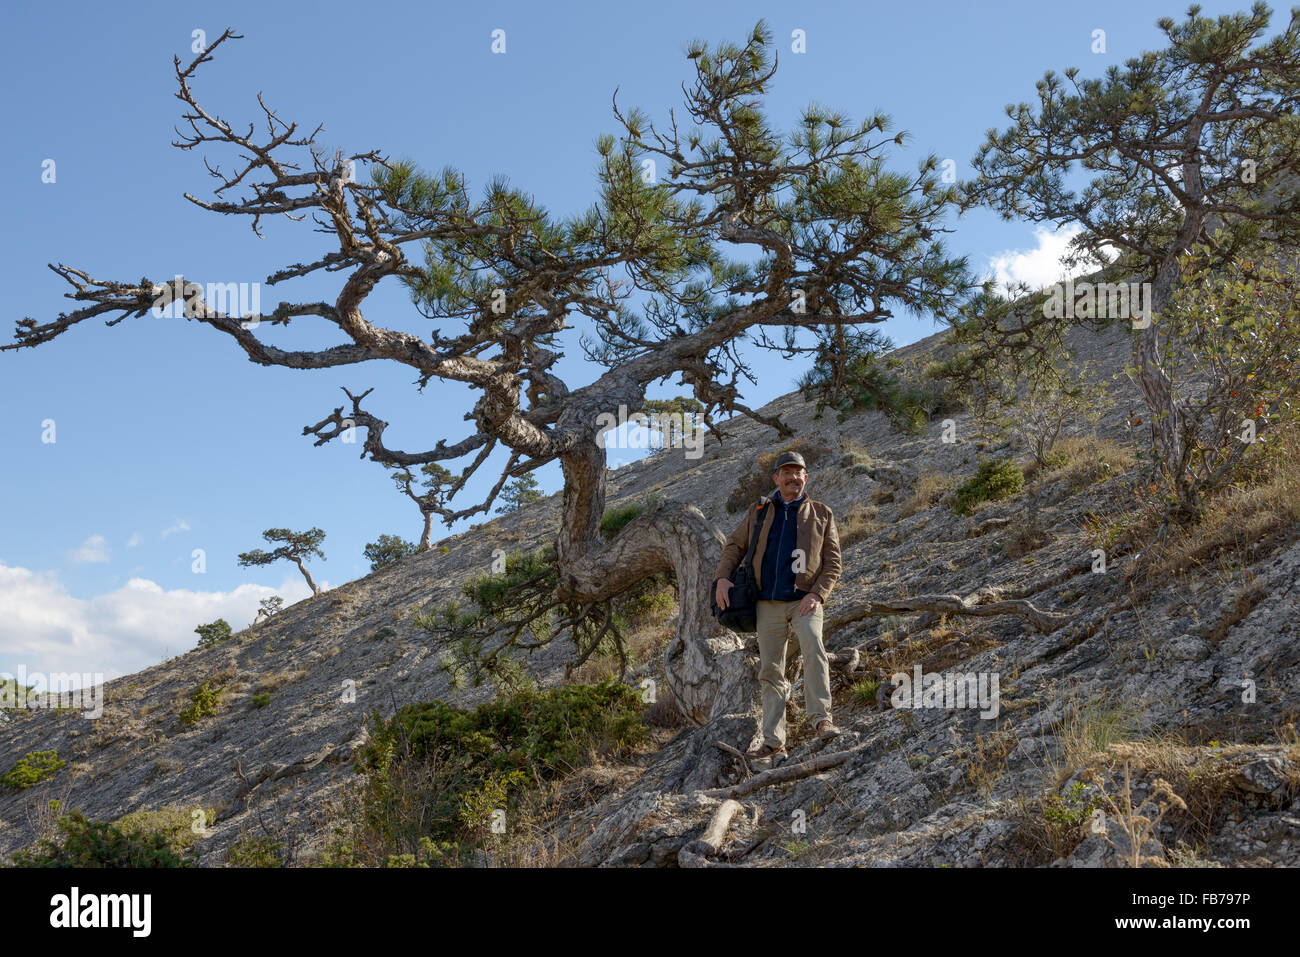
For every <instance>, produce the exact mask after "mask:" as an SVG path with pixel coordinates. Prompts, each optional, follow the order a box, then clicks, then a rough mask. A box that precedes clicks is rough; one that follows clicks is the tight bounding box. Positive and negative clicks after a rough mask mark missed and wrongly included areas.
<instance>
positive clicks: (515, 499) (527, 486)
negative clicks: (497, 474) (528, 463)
mask: <svg viewBox="0 0 1300 957" xmlns="http://www.w3.org/2000/svg"><path fill="white" fill-rule="evenodd" d="M541 497H542V487H541V486H540V485H538V484H537V476H536V475H534V474H533V473H532V472H528V473H527V474H525V475H521V476H519V478H517V479H515V480H514V481H513V482H509V483H507V484H506V487H505V488H504V489H502V490H501V502H502V504H501V506H500V507H499V508H498V509H497V514H498V515H500V514H503V513H505V512H514V511H518V510H519V509H521V508H523V507H524V506H525V505H527V504H528V503H530V502H536V501H537V500H538V499H540V498H541Z"/></svg>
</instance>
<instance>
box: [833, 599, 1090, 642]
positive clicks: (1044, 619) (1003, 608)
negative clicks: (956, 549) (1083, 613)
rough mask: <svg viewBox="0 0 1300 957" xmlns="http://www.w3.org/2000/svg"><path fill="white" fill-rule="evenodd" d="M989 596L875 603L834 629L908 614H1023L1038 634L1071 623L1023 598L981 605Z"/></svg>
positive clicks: (839, 621) (1068, 618) (835, 623)
mask: <svg viewBox="0 0 1300 957" xmlns="http://www.w3.org/2000/svg"><path fill="white" fill-rule="evenodd" d="M986 597H987V592H985V591H983V590H981V591H979V592H976V593H975V594H974V595H970V596H968V597H966V598H962V597H961V596H960V595H917V596H915V597H913V598H897V599H894V600H893V601H887V602H884V601H871V602H867V603H866V605H865V606H863V607H860V608H858V609H855V610H854V611H852V612H849V613H847V614H845V615H843V616H841V617H839V618H836V619H835V620H834V621H832V622H830V623H829V624H830V627H832V628H842V627H844V626H845V625H849V624H852V623H853V622H855V621H861V620H862V619H864V618H878V617H882V616H885V615H905V614H908V613H910V612H918V611H930V612H937V613H939V614H943V615H974V616H976V617H980V618H983V617H988V616H991V615H1020V616H1021V617H1022V618H1025V619H1026V620H1027V621H1029V623H1030V624H1031V625H1033V626H1034V627H1035V628H1036V629H1037V630H1038V631H1040V632H1043V633H1044V634H1047V633H1049V632H1053V631H1055V630H1056V629H1058V628H1061V627H1063V626H1065V625H1068V624H1069V623H1070V621H1071V620H1072V619H1071V616H1070V615H1063V614H1060V613H1058V612H1052V611H1043V610H1042V609H1041V608H1037V607H1035V606H1034V604H1033V603H1032V602H1030V601H1027V600H1025V599H1023V598H1010V599H1004V600H1001V601H991V602H988V603H987V604H979V602H980V601H981V599H983V598H986Z"/></svg>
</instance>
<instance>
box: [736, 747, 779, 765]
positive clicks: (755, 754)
mask: <svg viewBox="0 0 1300 957" xmlns="http://www.w3.org/2000/svg"><path fill="white" fill-rule="evenodd" d="M789 756H790V752H789V751H787V750H786V749H785V748H784V747H781V748H773V747H769V746H768V745H766V744H765V745H763V746H762V747H761V748H759V749H758V750H757V751H750V752H749V753H748V754H746V755H745V759H746V760H748V761H750V762H751V763H754V762H757V763H759V764H763V763H767V762H769V761H770V762H771V763H773V764H777V763H779V762H781V761H784V760H785V759H786V758H788V757H789Z"/></svg>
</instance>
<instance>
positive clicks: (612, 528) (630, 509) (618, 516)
mask: <svg viewBox="0 0 1300 957" xmlns="http://www.w3.org/2000/svg"><path fill="white" fill-rule="evenodd" d="M656 502H657V500H656V498H655V497H654V496H653V495H651V496H649V497H647V498H646V500H645V501H644V502H628V503H627V504H626V505H619V506H617V507H616V508H611V509H610V510H609V511H607V512H606V513H605V514H604V515H603V516H601V519H600V534H601V537H603V538H604V539H605V540H606V541H609V540H610V539H611V538H616V537H617V536H618V533H619V532H621V531H623V529H624V527H626V525H627V523H628V522H630V521H632V519H634V518H636V517H637V516H638V515H644V514H645V513H646V512H647V511H649V510H650V509H652V508H654V507H655V504H656Z"/></svg>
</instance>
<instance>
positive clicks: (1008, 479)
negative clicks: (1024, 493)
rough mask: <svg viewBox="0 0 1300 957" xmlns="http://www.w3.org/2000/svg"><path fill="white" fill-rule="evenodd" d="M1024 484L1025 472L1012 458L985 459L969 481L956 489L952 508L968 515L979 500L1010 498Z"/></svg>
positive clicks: (988, 500)
mask: <svg viewBox="0 0 1300 957" xmlns="http://www.w3.org/2000/svg"><path fill="white" fill-rule="evenodd" d="M1024 486H1025V473H1024V472H1022V471H1021V470H1020V466H1019V465H1017V464H1016V463H1015V461H1014V460H1013V459H1011V458H1003V459H985V460H984V461H983V462H981V463H980V465H979V468H978V469H976V470H975V474H974V475H973V476H972V477H971V479H970V481H968V482H966V483H965V484H964V485H962V486H961V487H960V488H958V489H957V498H956V501H955V502H954V503H953V509H954V510H955V511H956V512H957V514H959V515H969V514H970V513H971V509H972V507H973V506H975V505H976V504H978V503H979V502H994V501H997V500H999V499H1004V498H1010V497H1011V496H1013V495H1015V494H1016V493H1017V492H1019V491H1020V490H1021V489H1022V488H1024Z"/></svg>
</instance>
